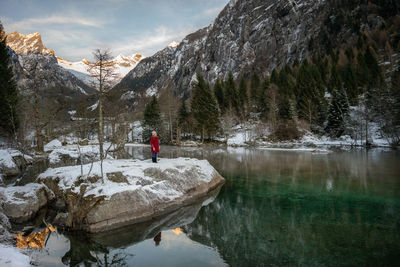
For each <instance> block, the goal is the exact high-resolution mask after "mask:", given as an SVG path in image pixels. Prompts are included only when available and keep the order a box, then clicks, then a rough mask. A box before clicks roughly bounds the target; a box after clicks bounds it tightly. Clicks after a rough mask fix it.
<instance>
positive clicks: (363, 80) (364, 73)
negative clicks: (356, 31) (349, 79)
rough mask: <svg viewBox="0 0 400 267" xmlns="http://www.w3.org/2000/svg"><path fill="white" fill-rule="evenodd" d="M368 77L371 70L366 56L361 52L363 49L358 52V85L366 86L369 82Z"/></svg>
mask: <svg viewBox="0 0 400 267" xmlns="http://www.w3.org/2000/svg"><path fill="white" fill-rule="evenodd" d="M368 79H369V72H368V66H367V64H366V62H365V57H364V55H363V54H362V53H361V51H359V52H358V55H357V81H358V85H360V86H364V85H367V84H368Z"/></svg>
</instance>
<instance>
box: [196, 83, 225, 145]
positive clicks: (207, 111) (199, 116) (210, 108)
mask: <svg viewBox="0 0 400 267" xmlns="http://www.w3.org/2000/svg"><path fill="white" fill-rule="evenodd" d="M191 110H192V113H193V116H194V118H195V119H196V121H197V123H198V125H199V128H200V130H201V136H202V141H204V138H205V134H206V132H207V133H208V136H209V137H210V138H211V137H212V135H213V134H214V133H215V132H216V131H217V130H218V127H219V109H218V103H217V100H216V98H215V96H214V94H213V93H212V91H211V89H210V86H209V84H208V83H206V81H205V80H204V78H203V77H202V76H201V75H197V83H196V85H195V88H194V91H193V98H192V105H191Z"/></svg>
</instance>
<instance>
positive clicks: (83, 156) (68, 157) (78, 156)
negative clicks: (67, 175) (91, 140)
mask: <svg viewBox="0 0 400 267" xmlns="http://www.w3.org/2000/svg"><path fill="white" fill-rule="evenodd" d="M108 147H109V143H105V144H104V150H106V149H107V148H108ZM99 151H100V150H99V146H98V145H87V146H78V145H66V146H54V147H52V151H51V153H50V154H49V161H50V166H51V167H62V166H72V165H78V164H81V163H82V164H86V163H90V162H93V161H97V160H99V159H100V152H99ZM107 158H112V157H111V156H110V155H107Z"/></svg>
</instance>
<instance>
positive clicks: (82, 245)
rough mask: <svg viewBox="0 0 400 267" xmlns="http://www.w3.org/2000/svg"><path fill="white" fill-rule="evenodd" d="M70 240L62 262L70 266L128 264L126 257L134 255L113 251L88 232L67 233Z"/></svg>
mask: <svg viewBox="0 0 400 267" xmlns="http://www.w3.org/2000/svg"><path fill="white" fill-rule="evenodd" d="M67 236H68V239H69V241H70V249H69V251H67V252H66V253H65V255H64V256H63V257H62V258H61V260H62V262H63V263H64V264H66V265H68V264H69V265H70V266H78V265H81V264H83V265H85V266H91V265H92V263H96V264H97V265H98V266H128V264H127V263H126V261H125V260H126V258H127V257H128V256H133V255H131V254H128V253H126V252H118V253H112V251H111V250H110V249H109V248H108V247H107V246H104V245H102V244H100V243H97V242H94V241H93V240H91V239H90V238H89V237H88V236H86V234H84V233H82V234H75V235H67Z"/></svg>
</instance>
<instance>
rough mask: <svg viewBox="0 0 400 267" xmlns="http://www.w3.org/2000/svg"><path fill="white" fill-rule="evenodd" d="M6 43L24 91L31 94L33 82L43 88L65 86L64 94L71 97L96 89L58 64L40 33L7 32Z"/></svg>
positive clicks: (17, 79) (17, 77)
mask: <svg viewBox="0 0 400 267" xmlns="http://www.w3.org/2000/svg"><path fill="white" fill-rule="evenodd" d="M6 43H7V46H8V47H9V48H10V49H9V54H10V65H11V66H12V68H13V71H14V75H15V78H16V81H17V84H18V87H19V88H20V89H21V90H22V91H23V94H29V93H32V92H31V90H32V89H31V88H33V86H34V85H33V83H36V85H35V86H38V88H40V89H42V90H43V89H50V88H55V87H62V88H64V91H63V94H65V95H67V96H70V97H71V96H82V95H87V94H93V93H95V92H96V91H95V90H94V89H93V88H91V87H90V86H88V85H87V84H85V83H84V82H83V81H81V80H79V79H78V78H77V77H76V76H74V75H73V74H71V73H70V72H68V71H67V70H65V69H64V68H62V67H61V66H59V65H58V62H57V59H56V57H55V56H54V51H53V50H51V49H47V48H46V47H45V46H44V45H43V43H42V39H41V36H40V34H39V33H33V34H27V35H24V34H20V33H18V32H14V33H10V34H8V35H6Z"/></svg>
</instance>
